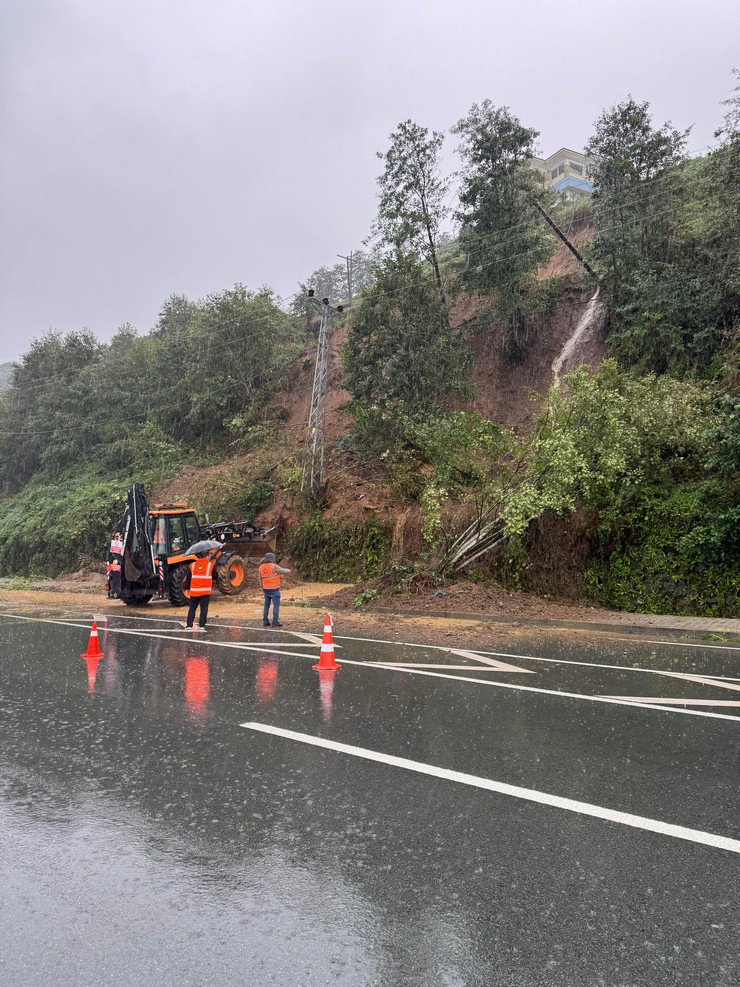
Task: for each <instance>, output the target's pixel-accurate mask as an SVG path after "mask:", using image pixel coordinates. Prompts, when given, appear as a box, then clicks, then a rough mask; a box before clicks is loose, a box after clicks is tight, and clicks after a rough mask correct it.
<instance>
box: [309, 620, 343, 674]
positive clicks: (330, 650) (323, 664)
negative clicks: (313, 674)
mask: <svg viewBox="0 0 740 987" xmlns="http://www.w3.org/2000/svg"><path fill="white" fill-rule="evenodd" d="M331 629H332V622H331V614H330V613H328V614H327V615H326V619H325V620H324V636H323V638H322V640H321V654H320V655H319V660H318V664H316V665H314V666H313V667H314V668H341V667H342V666H341V665H337V663H336V662H335V661H334V638H333V637H332V630H331Z"/></svg>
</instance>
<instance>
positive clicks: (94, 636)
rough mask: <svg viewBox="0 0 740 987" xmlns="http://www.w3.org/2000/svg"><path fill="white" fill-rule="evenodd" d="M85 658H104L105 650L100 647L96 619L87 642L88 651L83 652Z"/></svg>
mask: <svg viewBox="0 0 740 987" xmlns="http://www.w3.org/2000/svg"><path fill="white" fill-rule="evenodd" d="M82 657H83V658H102V657H103V652H102V651H101V650H100V648H99V647H98V625H97V624H96V623H95V621H93V622H92V628H91V629H90V640H89V641H88V642H87V651H86V652H85V653H84V654H83V656H82Z"/></svg>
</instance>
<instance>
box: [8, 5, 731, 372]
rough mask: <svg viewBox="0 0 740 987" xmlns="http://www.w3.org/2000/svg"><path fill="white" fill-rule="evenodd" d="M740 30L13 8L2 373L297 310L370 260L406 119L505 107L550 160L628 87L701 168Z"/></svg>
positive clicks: (619, 16) (243, 10) (510, 17)
mask: <svg viewBox="0 0 740 987" xmlns="http://www.w3.org/2000/svg"><path fill="white" fill-rule="evenodd" d="M739 36H740V16H739V14H738V4H737V0H704V2H703V3H702V4H699V3H697V2H695V0H694V2H688V0H620V2H611V0H590V2H584V0H579V2H573V0H551V2H547V3H545V2H543V0H529V2H526V3H517V2H516V0H513V2H512V0H508V2H501V0H260V2H257V0H126V2H121V0H2V3H0V163H1V171H0V209H1V212H0V250H1V253H0V271H1V273H0V333H1V335H2V340H1V341H0V361H6V360H13V359H17V358H18V357H20V356H21V355H22V354H23V353H24V352H25V351H26V350H27V348H28V345H29V343H30V341H31V340H32V339H33V338H34V337H39V336H41V335H42V334H43V333H44V332H45V331H46V330H47V329H49V328H54V329H59V330H61V331H63V332H68V331H71V330H78V329H81V328H88V329H90V330H91V331H92V332H93V333H94V334H95V335H96V336H97V337H98V339H100V340H104V341H107V340H108V339H110V337H111V335H112V334H113V333H114V332H115V331H116V329H117V328H118V327H119V326H120V325H122V324H123V323H125V322H130V323H131V324H133V325H134V326H135V327H136V329H137V330H138V332H139V333H140V334H144V333H146V332H148V331H149V330H150V329H151V328H152V326H153V325H154V323H155V322H156V319H157V315H158V313H159V310H160V308H161V306H162V303H163V302H164V300H165V299H166V298H168V297H169V296H170V295H172V294H175V293H177V294H184V295H187V296H188V297H189V298H191V299H193V300H198V299H200V298H203V297H204V296H205V295H207V294H208V293H209V292H213V291H220V290H222V289H224V288H229V287H231V286H233V285H234V284H235V283H236V282H241V283H243V284H245V285H246V286H247V287H248V288H250V289H258V288H260V287H261V286H262V285H264V284H267V285H269V286H271V287H272V288H273V289H274V290H275V292H276V293H277V294H278V295H280V296H283V297H288V296H290V295H292V294H293V292H295V290H296V288H297V283H298V281H299V280H305V279H306V277H307V276H308V275H309V274H310V272H311V271H313V270H314V269H315V268H317V267H319V266H320V265H322V264H326V265H332V264H335V263H337V262H338V259H337V257H336V255H337V254H347V253H349V251H350V250H353V249H358V248H361V247H362V240H363V239H364V238H365V237H366V236H367V234H368V232H369V228H370V224H371V222H372V219H373V217H374V214H375V207H376V184H375V179H376V177H377V175H378V174H379V171H380V169H381V167H382V165H381V162H379V161H378V159H377V158H376V157H375V152H376V151H380V150H385V149H386V148H387V146H388V137H389V135H390V134H391V132H392V131H393V130H394V129H395V128H396V126H397V125H398V123H400V122H401V121H403V120H406V119H409V118H410V119H412V120H414V121H415V122H416V123H419V124H422V125H424V126H426V127H429V128H430V129H434V130H441V131H449V128H450V127H451V126H452V125H453V124H454V123H456V122H457V120H459V119H460V118H461V117H463V116H465V115H466V114H467V112H468V110H469V109H470V107H471V105H472V104H473V103H474V102H478V103H479V102H481V101H482V100H484V99H490V100H491V101H492V102H493V103H494V104H496V105H499V106H501V105H505V106H508V107H510V109H511V111H512V112H513V113H514V114H515V115H516V116H518V117H519V118H520V119H521V121H522V122H523V123H524V124H525V125H526V126H528V127H533V128H535V129H536V130H538V131H540V138H539V141H540V151H541V153H542V154H543V155H545V156H546V155H549V154H551V153H552V152H553V151H556V150H557V149H558V148H560V147H562V146H566V147H572V148H575V149H582V148H583V145H584V143H585V142H586V141H587V140H588V138H589V136H590V134H591V132H592V129H593V123H594V121H595V120H596V118H597V117H598V115H599V114H600V113H601V111H602V110H603V109H604V108H607V107H611V106H613V105H615V104H616V103H618V102H620V101H621V100H623V99H624V98H625V97H626V96H627V95H628V94H629V93H631V94H632V95H633V96H634V97H635V98H636V99H638V100H640V101H642V100H647V101H649V103H650V105H651V108H652V110H653V114H654V117H653V119H654V123H655V124H656V125H660V124H662V123H663V122H665V121H666V120H670V121H671V122H672V123H673V124H674V126H676V127H678V128H681V129H685V128H686V127H689V126H692V127H693V131H692V134H691V137H690V139H689V144H688V147H689V150H691V151H694V152H697V151H700V150H701V149H703V148H706V147H708V146H711V145H712V143H713V142H714V140H713V132H714V130H715V129H716V128H717V127H718V125H719V124H720V123H721V120H722V117H723V115H724V112H725V109H724V108H723V107H722V106H721V105H720V104H721V101H722V100H724V99H727V98H728V96H729V95H730V93H731V91H732V89H733V86H734V84H735V79H734V77H733V76H732V69H733V67H735V66H738V67H740V54H739V52H740V45H738V41H739V40H740V37H739ZM455 144H456V138H454V137H452V136H448V138H447V142H446V147H447V157H446V161H447V164H448V167H449V168H450V169H452V168H453V167H454V166H455V164H456V161H455V157H454V154H453V150H454V147H455Z"/></svg>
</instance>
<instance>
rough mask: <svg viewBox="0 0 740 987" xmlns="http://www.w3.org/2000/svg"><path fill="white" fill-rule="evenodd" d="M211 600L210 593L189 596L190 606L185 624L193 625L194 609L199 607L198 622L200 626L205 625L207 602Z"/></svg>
mask: <svg viewBox="0 0 740 987" xmlns="http://www.w3.org/2000/svg"><path fill="white" fill-rule="evenodd" d="M210 602H211V595H210V593H209V594H208V595H207V596H191V597H190V606H189V607H188V619H187V621H186V624H187V625H188V627H192V626H193V622H194V621H195V611H196V610H197V609H198V607H200V620H199V621H198V623H199V624H200V626H201V627H205V626H206V617H207V616H208V604H209V603H210Z"/></svg>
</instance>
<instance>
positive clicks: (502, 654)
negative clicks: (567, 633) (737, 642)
mask: <svg viewBox="0 0 740 987" xmlns="http://www.w3.org/2000/svg"><path fill="white" fill-rule="evenodd" d="M334 640H335V641H336V640H341V641H360V642H365V643H367V644H393V645H397V646H400V647H404V648H428V649H429V650H430V651H443V652H444V653H447V652H449V651H451V650H452V649H450V648H448V647H445V646H444V645H440V644H417V643H416V642H412V641H388V640H385V639H382V638H368V637H349V636H348V635H346V634H340V635H336V634H335V635H334ZM625 640H626V639H625ZM631 643H632V644H634V643H635V642H634V641H631ZM647 643H652V644H663V643H669V642H662V641H652V642H647ZM693 647H701V645H693ZM730 650H732V649H730ZM735 650H740V648H738V649H735ZM470 654H471V655H472V654H476V655H477V656H478V658H479V659H480V657H481V656H483V655H490V656H492V657H494V658H514V659H516V660H517V661H540V662H546V663H547V664H550V665H578V666H580V667H582V668H605V669H607V670H614V671H618V672H646V673H648V674H649V675H665V674H667V673H666V672H665V671H663V669H660V668H639V667H637V666H635V665H609V664H606V663H604V662H596V661H576V660H575V659H573V658H541V657H539V656H537V655H515V654H511V653H509V652H507V651H483V650H480V651H477V652H472V651H471V652H470ZM676 674H678V673H676ZM720 677H721V676H717V678H720ZM730 681H740V680H736V679H731V680H730Z"/></svg>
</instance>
